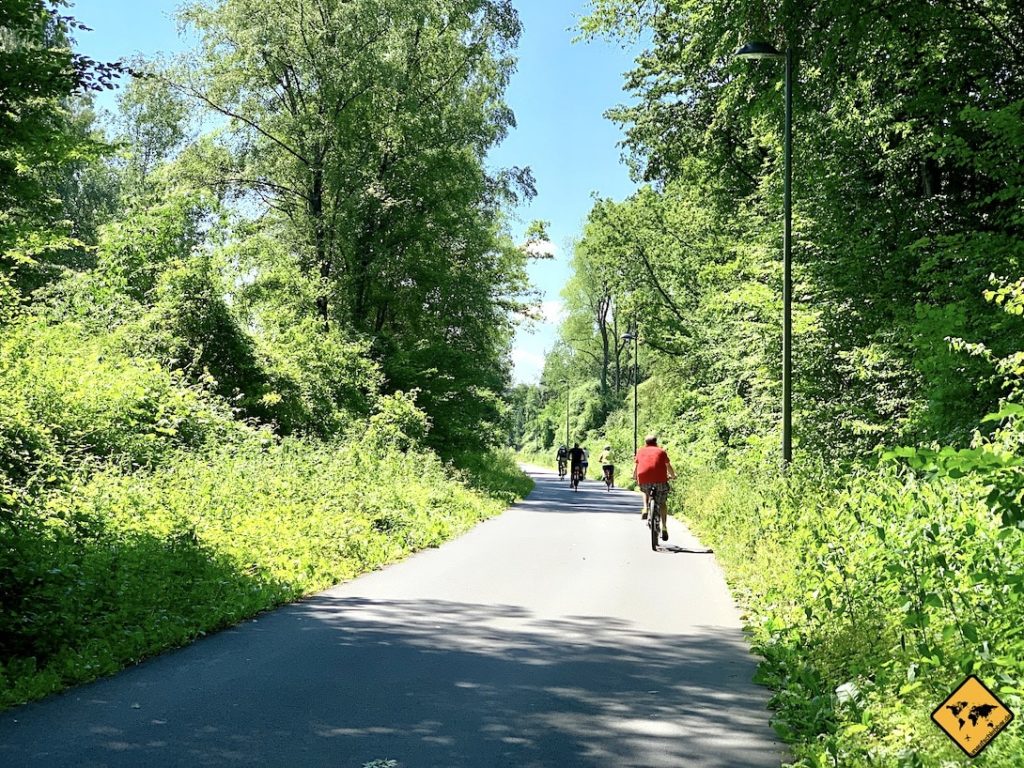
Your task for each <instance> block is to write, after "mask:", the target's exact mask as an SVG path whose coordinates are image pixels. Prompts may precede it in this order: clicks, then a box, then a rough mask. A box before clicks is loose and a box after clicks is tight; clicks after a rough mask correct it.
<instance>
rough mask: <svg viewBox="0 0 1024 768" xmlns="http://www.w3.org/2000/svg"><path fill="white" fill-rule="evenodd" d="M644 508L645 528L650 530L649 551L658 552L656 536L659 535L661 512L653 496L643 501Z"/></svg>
mask: <svg viewBox="0 0 1024 768" xmlns="http://www.w3.org/2000/svg"><path fill="white" fill-rule="evenodd" d="M644 506H645V507H646V509H647V527H648V528H650V529H651V549H652V550H654V551H655V552H657V551H658V536H660V535H661V510H660V509H658V505H657V503H655V501H654V494H653V493H652V494H650V495H648V496H647V497H645V499H644Z"/></svg>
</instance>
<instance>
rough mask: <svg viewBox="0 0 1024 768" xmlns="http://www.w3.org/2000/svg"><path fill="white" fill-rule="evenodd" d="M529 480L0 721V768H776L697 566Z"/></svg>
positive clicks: (624, 498)
mask: <svg viewBox="0 0 1024 768" xmlns="http://www.w3.org/2000/svg"><path fill="white" fill-rule="evenodd" d="M529 471H530V474H531V475H532V476H533V477H534V479H535V480H536V481H537V487H536V488H535V490H534V491H533V493H532V494H531V495H530V497H529V498H528V499H527V500H525V501H523V502H521V503H519V504H517V505H515V506H514V507H512V508H511V509H509V510H508V511H507V512H506V513H505V514H503V515H501V516H499V517H497V518H494V519H492V520H489V521H487V522H485V523H482V524H481V525H479V526H477V527H476V528H475V529H474V530H472V531H471V532H470V533H468V534H466V535H465V536H462V537H461V538H459V539H457V540H455V541H452V542H449V543H448V544H446V545H445V546H443V547H440V548H439V549H435V550H430V551H427V552H423V553H420V554H418V555H416V556H414V557H411V558H409V559H408V560H406V561H404V562H402V563H399V564H397V565H394V566H391V567H389V568H386V569H384V570H382V571H378V572H375V573H372V574H368V575H366V576H364V577H361V578H359V579H356V580H354V581H351V582H348V583H346V584H343V585H340V586H337V587H335V588H333V589H331V590H328V591H327V592H324V593H322V594H320V595H317V596H315V597H312V598H309V599H307V600H303V601H301V602H299V603H295V604H293V605H290V606H287V607H285V608H282V609H279V610H277V611H274V612H271V613H267V614H263V615H261V616H259V617H258V618H257V619H255V620H252V621H247V622H245V623H243V624H241V625H239V626H237V627H235V628H233V629H229V630H226V631H223V632H220V633H218V634H216V635H214V636H211V637H208V638H204V639H203V640H201V641H199V642H197V643H194V644H193V645H191V646H189V647H187V648H183V649H181V650H178V651H174V652H170V653H167V654H164V655H162V656H160V657H157V658H155V659H152V660H150V661H148V662H146V663H145V664H142V665H140V666H137V667H134V668H132V669H129V670H126V671H124V672H121V673H120V674H118V675H115V676H113V677H110V678H107V679H105V680H101V681H98V682H96V683H93V684H91V685H87V686H82V687H79V688H76V689H73V690H72V691H69V692H67V693H65V694H63V695H60V696H55V697H51V698H49V699H47V700H45V701H42V702H39V703H36V704H32V705H29V706H26V707H21V708H19V709H15V710H12V711H8V712H6V713H4V714H3V715H0V766H5V768H16V767H19V766H46V767H47V768H58V767H60V766H69V767H70V766H74V768H90V767H98V766H132V767H133V768H134V767H135V766H153V767H157V768H159V767H160V766H182V767H183V768H184V767H186V766H188V767H189V768H191V766H279V767H281V768H291V767H292V766H318V767H319V766H329V767H331V768H363V766H366V765H367V764H370V765H373V766H375V768H377V767H378V766H380V767H381V768H383V767H384V766H387V768H426V767H428V766H436V767H437V768H456V767H457V766H466V767H472V768H492V766H516V767H517V768H527V767H534V766H535V767H537V768H567V767H570V766H584V767H588V768H589V767H591V766H595V767H596V766H608V767H611V766H614V767H615V768H621V767H622V766H638V767H643V768H655V767H658V766H670V767H671V768H679V767H680V766H688V767H689V766H693V767H695V768H726V767H729V768H760V767H761V766H764V767H765V768H769V767H771V768H778V766H779V765H780V763H781V762H782V761H783V759H784V757H785V755H784V751H783V747H782V746H781V745H780V744H779V743H778V741H777V740H776V739H775V737H774V734H773V732H772V730H771V728H770V727H769V725H768V720H769V712H768V711H767V710H766V708H765V703H766V700H767V692H766V691H765V690H764V689H762V688H760V687H758V686H755V685H754V684H753V683H752V682H751V679H752V676H753V674H754V671H755V668H756V659H755V658H754V657H752V656H751V655H750V653H749V648H748V644H747V642H746V640H745V638H744V635H743V633H742V630H741V622H740V617H739V614H738V612H737V609H736V607H735V606H734V604H733V602H732V600H731V598H730V596H729V592H728V589H727V588H726V585H725V582H724V580H723V578H722V575H721V572H720V570H719V569H718V566H717V565H716V563H715V560H714V556H713V555H712V554H710V553H708V552H707V550H706V549H704V548H703V547H702V546H701V545H700V544H699V542H697V541H696V540H695V539H694V538H693V537H692V536H691V535H689V534H688V533H687V532H686V531H685V529H684V528H683V526H682V524H681V523H679V522H678V521H676V520H670V521H669V533H670V536H671V539H670V541H669V542H667V544H665V545H664V546H663V547H662V548H661V549H660V550H659V551H658V552H652V551H651V547H650V536H649V533H648V532H647V530H646V528H645V527H644V526H643V524H642V523H641V521H640V517H639V509H640V504H639V496H637V495H636V494H633V493H629V492H626V491H622V490H618V489H616V490H613V491H612V492H610V493H608V492H606V491H605V489H604V485H603V484H600V483H597V482H592V481H591V482H586V483H585V484H584V485H583V486H581V488H580V490H579V491H578V492H575V493H574V492H573V491H571V490H569V489H568V487H567V485H566V484H565V483H564V482H563V483H560V482H559V481H558V478H557V477H556V476H555V475H553V474H552V473H550V472H547V471H544V470H540V469H537V468H532V467H531V468H529Z"/></svg>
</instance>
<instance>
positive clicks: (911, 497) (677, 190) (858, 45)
mask: <svg viewBox="0 0 1024 768" xmlns="http://www.w3.org/2000/svg"><path fill="white" fill-rule="evenodd" d="M581 33H582V35H583V36H584V37H593V36H604V37H609V38H611V39H613V40H618V41H625V42H630V43H632V42H635V41H637V40H639V41H641V42H644V43H645V50H644V52H643V53H641V54H640V55H639V56H638V57H637V59H636V62H635V67H634V68H633V70H632V71H631V72H629V73H628V74H627V75H626V80H625V88H626V92H627V94H628V96H629V97H630V101H629V102H628V103H627V104H626V105H624V106H619V107H616V108H613V109H611V111H610V113H609V114H610V117H611V118H612V119H614V120H615V121H617V122H619V123H620V124H621V125H622V126H623V127H624V129H625V131H626V139H625V152H626V154H627V157H628V159H629V161H630V162H631V164H632V168H633V171H634V174H635V177H636V178H637V180H638V181H640V182H641V186H640V188H639V189H638V191H637V192H636V193H635V194H633V195H632V196H630V197H629V198H628V199H625V200H619V201H616V200H609V199H601V198H598V199H595V202H594V206H593V208H592V210H591V213H590V215H589V218H588V220H587V222H586V225H585V228H584V230H583V232H582V234H581V236H580V237H579V239H578V241H577V242H576V244H575V249H574V256H573V267H574V273H573V277H572V280H571V282H570V284H569V285H568V286H567V287H566V289H565V291H564V294H563V296H564V299H565V305H566V319H565V320H564V322H563V323H562V326H561V336H560V341H559V343H558V344H557V345H556V347H555V348H554V349H553V350H552V352H551V353H550V354H549V355H548V358H547V361H546V365H545V369H544V372H543V375H542V378H541V381H540V384H539V385H535V386H522V387H519V388H517V389H516V390H515V392H514V394H513V406H514V411H515V417H514V419H513V420H512V425H511V440H512V442H513V443H514V444H517V445H519V446H521V447H522V449H523V450H524V451H526V452H528V453H531V454H535V453H538V452H543V453H546V454H547V455H548V456H549V457H551V458H549V460H553V452H554V446H556V445H557V444H559V443H560V442H562V441H564V440H565V439H566V434H565V430H566V408H567V403H568V409H569V422H570V434H569V436H568V437H569V440H570V441H575V440H579V441H580V442H582V443H583V444H585V445H586V446H587V447H589V448H591V450H594V449H598V448H600V447H602V446H603V445H605V444H606V443H607V444H611V445H612V446H613V448H614V450H615V454H616V456H617V457H618V462H617V463H618V464H619V475H620V477H622V478H623V479H624V480H625V477H627V476H628V474H629V470H630V466H631V456H632V452H633V386H634V383H637V384H638V395H639V414H640V416H639V430H640V436H641V439H642V437H643V435H644V434H645V433H647V432H656V433H658V434H659V435H660V436H661V439H662V443H663V444H664V445H665V446H666V447H667V449H668V450H669V453H670V455H671V456H672V459H673V463H674V464H675V466H676V467H677V469H679V474H680V479H679V481H678V482H677V483H676V484H675V487H674V491H673V494H672V496H671V498H670V509H672V510H673V511H675V512H677V513H679V514H681V515H682V516H683V517H685V518H686V520H687V521H688V522H689V523H690V524H691V525H692V526H693V527H694V529H695V530H696V531H697V532H698V533H699V534H700V535H701V536H702V537H703V538H704V539H705V541H706V543H708V544H710V545H711V546H713V547H714V548H715V550H716V552H717V553H718V556H719V558H720V560H721V561H722V562H723V565H724V566H725V568H726V570H727V573H728V575H729V577H730V580H731V582H732V585H733V589H734V591H735V592H736V594H737V595H738V596H739V597H740V598H741V600H742V602H743V603H744V605H745V607H746V608H747V610H748V617H749V621H750V626H751V630H752V632H753V634H754V638H755V642H756V645H757V648H758V650H759V652H760V653H762V654H763V655H764V656H765V658H766V662H765V664H764V665H763V667H762V676H763V680H764V682H766V683H768V684H770V685H771V686H773V687H774V688H775V690H776V695H775V699H774V705H775V707H776V709H777V713H776V717H775V726H776V729H777V730H778V731H779V733H780V734H781V735H782V736H783V737H785V738H786V740H787V741H789V742H790V743H791V744H792V745H793V750H794V755H795V757H796V759H797V764H798V765H802V766H832V765H836V766H861V765H863V766H869V765H870V766H882V765H885V766H940V765H952V764H959V757H958V756H959V751H958V748H957V747H956V746H955V745H953V744H952V742H950V741H949V740H948V739H947V738H946V737H945V736H944V735H943V734H941V732H939V730H938V729H937V728H936V727H935V726H934V724H932V723H931V722H930V719H929V715H930V713H931V711H932V710H933V709H934V708H935V707H936V706H938V705H939V704H940V703H941V702H942V701H943V699H945V697H946V696H947V695H948V694H949V693H950V692H951V691H952V690H953V689H954V688H955V687H956V686H957V685H958V684H959V683H960V682H961V680H962V679H963V678H964V676H965V675H966V674H968V673H973V674H976V675H978V676H979V677H981V678H982V679H983V680H985V682H986V683H987V684H988V685H990V686H991V687H992V689H993V690H995V691H996V692H997V693H998V694H999V696H1000V697H1001V698H1002V700H1003V701H1004V702H1005V703H1006V704H1007V705H1008V706H1009V707H1010V709H1011V710H1014V711H1016V712H1018V713H1019V712H1020V711H1021V709H1022V704H1024V698H1022V696H1024V683H1022V678H1024V664H1022V659H1024V635H1022V627H1024V578H1022V575H1021V574H1022V568H1024V540H1022V535H1024V531H1022V527H1024V507H1022V494H1024V474H1022V465H1024V449H1022V445H1024V440H1022V435H1024V422H1022V421H1021V414H1022V413H1024V403H1022V401H1021V383H1022V378H1021V377H1022V374H1024V321H1022V317H1021V316H1022V312H1024V281H1022V279H1021V278H1022V275H1024V165H1022V164H1021V162H1020V159H1021V157H1024V47H1022V45H1021V42H1020V41H1021V40H1022V39H1024V14H1022V13H1021V9H1020V7H1019V5H1018V4H1015V3H1011V2H1009V1H1008V0H955V1H953V2H944V3H935V2H928V1H927V0H895V1H894V2H885V3H851V2H845V1H844V0H831V1H826V2H806V1H804V0H786V1H784V2H782V3H765V2H760V1H759V0H753V1H751V2H736V3H726V2H721V3H703V2H688V1H686V0H683V1H681V2H661V1H658V2H655V1H653V0H597V1H596V2H595V3H594V4H593V7H592V9H591V13H590V15H589V16H588V17H586V18H585V19H583V20H582V22H581ZM750 40H768V41H770V42H771V43H773V44H774V45H775V46H776V47H777V48H779V49H780V50H782V49H785V48H787V47H789V48H791V49H792V50H793V52H794V58H795V61H796V77H795V101H794V126H795V140H794V141H795V148H794V191H793V195H794V237H795V242H794V269H795V290H794V361H793V365H794V377H795V379H794V407H795V413H794V430H795V441H796V448H795V455H794V462H793V465H792V467H791V468H790V471H789V472H788V474H785V475H784V474H783V473H781V472H780V470H779V458H780V452H779V442H780V431H781V428H780V421H781V389H782V386H781V371H782V362H781V351H782V344H781V335H782V330H781V315H782V296H781V284H782V268H781V243H782V217H781V212H782V183H783V173H782V160H783V146H782V124H783V106H784V105H783V94H782V85H783V68H782V66H781V65H780V64H779V63H777V62H772V61H759V62H747V61H741V60H739V59H737V58H735V56H734V55H733V54H734V52H735V51H736V50H737V49H738V48H739V47H740V46H741V45H743V44H744V43H746V42H748V41H750ZM634 330H638V332H639V336H640V343H639V354H638V357H639V361H638V363H639V364H638V366H636V367H634V363H636V362H637V361H636V360H635V359H634V349H633V345H632V343H631V342H630V341H629V340H628V339H623V335H625V334H626V333H627V332H631V331H634ZM635 371H636V374H635ZM637 374H638V377H639V381H638V382H635V378H634V377H635V375H637ZM1022 759H1024V740H1022V738H1021V733H1020V728H1019V723H1014V725H1012V726H1011V728H1010V730H1009V731H1008V732H1006V733H1004V734H1002V735H1001V736H999V737H997V738H996V739H995V740H994V741H993V743H992V744H991V745H990V746H989V747H988V748H987V750H986V752H985V753H984V755H983V756H982V757H981V758H979V760H978V762H979V764H984V765H990V766H1007V767H1009V766H1015V765H1019V764H1020V763H1021V761H1022Z"/></svg>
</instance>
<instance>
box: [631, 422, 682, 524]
mask: <svg viewBox="0 0 1024 768" xmlns="http://www.w3.org/2000/svg"><path fill="white" fill-rule="evenodd" d="M633 479H634V480H636V482H637V483H638V484H639V486H640V490H641V491H643V493H644V511H643V514H642V518H643V519H645V520H646V519H647V499H648V497H652V498H653V499H654V504H655V509H657V510H658V512H659V513H660V514H661V540H662V541H668V491H669V488H668V481H669V480H675V479H676V471H675V470H674V469H673V468H672V462H671V461H669V458H668V454H667V453H666V452H665V450H664V449H663V448H659V447H658V438H657V436H656V435H648V436H647V437H645V438H644V447H643V448H641V449H640V450H639V451H637V452H636V459H635V466H634V467H633Z"/></svg>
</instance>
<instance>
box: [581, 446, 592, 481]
mask: <svg viewBox="0 0 1024 768" xmlns="http://www.w3.org/2000/svg"><path fill="white" fill-rule="evenodd" d="M589 466H590V451H588V450H587V449H586V448H584V449H583V461H581V462H580V479H581V480H583V479H586V477H587V467H589Z"/></svg>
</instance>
